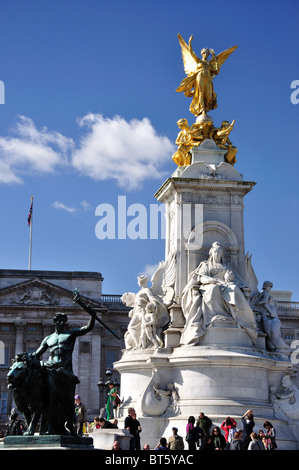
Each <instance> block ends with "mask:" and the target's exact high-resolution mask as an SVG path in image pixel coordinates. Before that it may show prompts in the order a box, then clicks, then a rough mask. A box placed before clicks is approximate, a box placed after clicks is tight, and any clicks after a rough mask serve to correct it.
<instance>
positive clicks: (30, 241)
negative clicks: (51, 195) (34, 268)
mask: <svg viewBox="0 0 299 470" xmlns="http://www.w3.org/2000/svg"><path fill="white" fill-rule="evenodd" d="M32 206H33V196H31V206H30V238H29V263H28V269H29V271H30V270H31V254H32V222H33V211H32Z"/></svg>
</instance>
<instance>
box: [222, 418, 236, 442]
mask: <svg viewBox="0 0 299 470" xmlns="http://www.w3.org/2000/svg"><path fill="white" fill-rule="evenodd" d="M236 427H237V422H236V421H235V420H234V418H231V417H230V416H228V417H227V418H226V420H225V421H223V423H222V424H221V429H222V431H224V438H225V440H226V442H228V443H229V442H230V439H229V434H230V431H231V430H233V431H235V430H236ZM231 434H234V433H232V432H231ZM232 439H233V437H232V438H231V440H232Z"/></svg>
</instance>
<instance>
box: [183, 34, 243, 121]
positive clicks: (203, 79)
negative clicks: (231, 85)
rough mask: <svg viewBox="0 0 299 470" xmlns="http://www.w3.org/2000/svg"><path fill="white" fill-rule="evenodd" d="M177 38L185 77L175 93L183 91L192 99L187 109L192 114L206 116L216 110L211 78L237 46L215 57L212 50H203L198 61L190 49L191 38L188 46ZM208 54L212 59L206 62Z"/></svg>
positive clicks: (215, 97)
mask: <svg viewBox="0 0 299 470" xmlns="http://www.w3.org/2000/svg"><path fill="white" fill-rule="evenodd" d="M178 38H179V42H180V46H181V50H182V57H183V63H184V70H185V73H186V75H187V77H186V78H184V80H182V82H181V84H180V86H179V87H178V88H177V89H176V91H178V92H181V91H183V92H184V94H185V96H187V97H189V98H192V102H191V104H190V108H189V109H190V112H191V113H192V114H194V115H195V116H200V115H201V114H202V115H204V116H206V115H207V113H208V111H210V110H211V109H215V108H217V95H216V93H215V92H214V87H213V78H214V76H215V75H218V73H219V71H220V68H221V66H222V65H223V64H224V62H225V61H226V59H227V58H228V57H229V56H230V55H231V54H232V52H233V51H234V50H235V49H236V48H237V47H238V46H233V47H231V48H229V49H227V50H226V51H223V52H221V53H220V54H218V55H215V52H214V51H213V49H206V48H204V49H202V50H201V56H202V58H201V59H199V58H198V57H197V56H196V55H195V53H194V51H193V49H192V45H191V42H192V40H193V36H190V39H189V44H188V45H187V44H186V43H185V41H184V39H183V38H182V36H181V35H180V34H178ZM210 53H211V55H212V57H211V59H210V60H209V61H208V57H209V55H210Z"/></svg>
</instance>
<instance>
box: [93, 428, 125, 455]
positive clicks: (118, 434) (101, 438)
mask: <svg viewBox="0 0 299 470" xmlns="http://www.w3.org/2000/svg"><path fill="white" fill-rule="evenodd" d="M91 436H92V438H93V445H94V448H95V449H100V450H112V446H113V443H114V442H115V441H118V442H119V445H120V448H121V449H122V450H130V440H131V438H132V435H131V434H130V433H129V432H128V431H126V430H122V429H95V430H94V431H93V432H92V433H91Z"/></svg>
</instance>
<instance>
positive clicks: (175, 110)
mask: <svg viewBox="0 0 299 470" xmlns="http://www.w3.org/2000/svg"><path fill="white" fill-rule="evenodd" d="M298 14H299V6H298V2H297V1H295V0H294V1H292V0H287V1H284V2H280V1H275V0H274V1H265V0H262V1H261V0H260V1H255V0H254V1H251V2H246V3H245V2H240V1H227V2H223V1H218V0H214V1H213V2H210V3H207V2H202V1H201V0H196V1H193V0H191V1H189V2H188V3H185V4H184V6H182V2H181V1H177V0H171V1H170V0H164V1H163V2H161V1H156V0H151V2H146V3H145V2H140V1H135V0H127V1H126V2H123V1H120V0H115V1H114V2H104V1H102V0H86V1H76V0H72V1H71V0H59V1H56V0H51V1H50V0H38V1H31V0H27V1H26V2H22V1H15V0H9V1H8V0H0V15H1V28H0V51H1V54H0V58H1V59H0V80H1V81H2V82H3V83H4V85H5V104H1V105H0V195H1V198H0V201H1V206H2V207H1V209H2V210H1V212H2V224H1V225H2V226H1V234H0V266H1V268H13V269H27V266H28V250H29V229H28V226H27V215H28V210H29V206H30V196H32V195H33V196H34V222H33V251H32V269H49V270H66V271H68V270H76V271H99V272H101V273H102V274H103V276H104V284H103V291H104V293H110V294H116V293H118V294H121V293H123V292H125V291H133V292H135V291H136V290H137V289H138V286H137V281H136V277H137V275H138V274H139V273H141V272H143V271H144V270H145V268H146V266H152V265H155V264H156V263H158V262H159V261H161V260H163V258H164V240H161V239H158V240H150V239H143V240H131V239H124V240H120V239H114V240H107V239H106V240H99V239H98V238H97V237H96V235H95V227H96V224H97V222H98V220H99V218H98V217H96V215H95V209H96V207H97V206H98V205H99V204H104V203H106V204H111V205H112V206H113V207H115V208H116V209H117V201H118V197H119V196H126V201H127V205H128V206H129V205H131V204H133V203H139V204H143V205H144V206H145V207H147V208H149V207H150V204H155V203H156V200H155V198H154V197H153V195H154V194H155V192H156V191H157V189H158V188H159V187H160V186H161V184H162V183H163V182H164V180H165V179H166V178H167V177H168V176H170V175H171V174H172V172H173V171H174V170H175V164H174V163H173V162H172V160H171V155H172V150H173V147H174V142H175V139H176V136H177V133H178V127H177V124H176V122H177V120H178V119H180V118H187V119H188V120H189V121H190V122H191V121H192V118H193V116H192V115H191V114H190V112H189V104H190V103H189V99H187V98H185V97H184V96H183V94H182V93H177V92H176V91H175V89H176V88H177V86H178V85H179V84H180V82H181V80H182V79H183V78H184V76H185V74H184V70H183V64H182V58H181V53H180V47H179V43H178V39H177V34H178V33H181V35H182V36H183V37H184V38H185V40H186V41H187V40H188V38H189V36H190V35H191V34H193V35H194V41H193V47H194V50H195V51H197V52H198V53H199V51H200V50H201V48H202V47H208V48H213V49H214V50H215V52H216V54H217V53H219V52H221V51H223V50H225V49H227V48H228V47H231V46H232V45H234V44H238V45H239V48H238V49H237V50H236V51H235V52H234V54H233V55H232V56H231V57H230V58H229V60H228V61H227V63H226V64H225V65H224V66H223V67H222V69H221V73H220V75H219V77H216V78H215V79H214V86H215V91H216V93H217V95H218V108H217V109H216V110H214V111H213V112H211V115H212V117H213V119H214V122H219V123H220V122H221V121H222V120H223V119H227V120H229V121H231V120H233V119H235V120H236V125H235V128H234V131H233V135H232V136H231V138H232V140H233V143H234V144H235V145H236V146H237V147H238V154H237V158H238V161H237V164H236V169H237V170H238V171H239V172H240V173H242V174H243V176H244V179H245V180H247V181H255V182H256V183H257V184H256V186H255V187H254V189H253V190H252V192H251V193H249V194H248V195H247V196H246V198H245V212H244V222H245V245H246V251H249V252H250V253H252V255H253V257H252V262H253V266H254V269H255V272H256V274H257V277H258V279H259V282H260V287H261V284H262V282H263V281H264V280H266V279H267V280H271V281H272V282H273V283H274V289H279V290H290V291H292V292H293V294H294V295H293V299H294V300H298V301H299V284H298V278H299V276H298V266H299V250H298V247H297V243H298V242H297V238H298V237H297V233H298V226H299V223H298V208H299V196H298V174H299V164H298V145H297V139H298V137H297V136H298V131H299V127H298V124H299V105H295V104H292V102H291V100H290V96H291V93H292V91H293V90H291V88H290V86H291V83H292V82H293V81H294V80H299V60H298V44H299V41H298V39H299V30H298ZM119 136H121V138H120V137H119ZM129 220H130V219H129Z"/></svg>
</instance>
